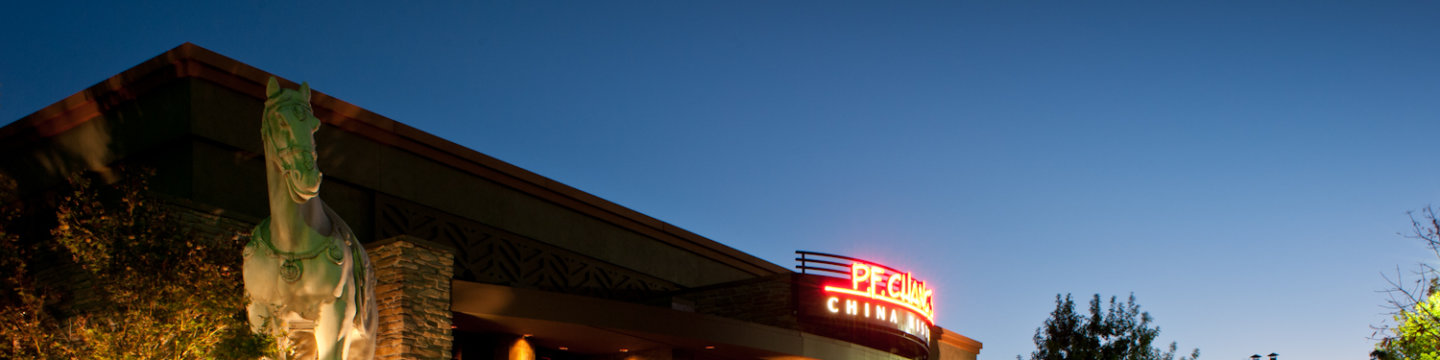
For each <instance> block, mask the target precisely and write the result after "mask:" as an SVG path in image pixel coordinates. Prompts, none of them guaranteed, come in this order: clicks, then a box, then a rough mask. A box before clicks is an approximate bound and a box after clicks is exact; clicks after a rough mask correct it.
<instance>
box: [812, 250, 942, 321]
mask: <svg viewBox="0 0 1440 360" xmlns="http://www.w3.org/2000/svg"><path fill="white" fill-rule="evenodd" d="M885 270H886V268H885V267H883V266H877V265H872V264H866V263H862V262H856V263H853V264H850V287H849V288H843V287H838V286H830V285H826V286H825V292H827V293H836V294H845V295H850V296H854V297H859V298H862V299H870V300H879V301H881V302H885V303H889V304H890V305H892V306H899V307H903V308H905V309H908V310H910V311H912V312H914V313H915V314H916V315H920V317H922V318H924V319H925V322H926V323H928V324H935V307H934V304H935V302H934V300H935V296H934V295H935V292H934V291H933V290H930V289H929V288H927V287H926V286H925V282H924V281H919V280H915V277H914V275H912V274H910V273H908V272H907V273H899V272H896V273H894V274H890V276H888V277H887V276H885V275H886V274H885ZM827 302H828V303H830V304H832V305H828V306H827V308H828V309H829V310H830V312H832V313H833V312H839V310H838V309H839V308H838V306H834V305H833V304H836V303H838V302H839V298H836V297H831V298H830V300H828V301H827ZM847 306H848V303H847ZM883 306H884V305H878V304H877V307H878V308H879V309H880V310H879V311H880V312H884V310H885V308H884V307H883ZM847 310H848V308H847ZM866 312H869V311H868V310H867V311H866ZM896 315H898V314H896ZM886 317H887V315H885V314H882V315H879V317H877V318H878V319H880V320H884V319H885V318H886ZM888 317H890V318H893V317H894V316H888Z"/></svg>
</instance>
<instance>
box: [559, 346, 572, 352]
mask: <svg viewBox="0 0 1440 360" xmlns="http://www.w3.org/2000/svg"><path fill="white" fill-rule="evenodd" d="M560 351H570V348H569V347H564V346H561V347H560Z"/></svg>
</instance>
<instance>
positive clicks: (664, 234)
mask: <svg viewBox="0 0 1440 360" xmlns="http://www.w3.org/2000/svg"><path fill="white" fill-rule="evenodd" d="M271 76H274V75H273V74H270V73H268V72H265V71H262V70H260V69H257V68H255V67H252V66H250V65H246V64H244V63H242V62H239V61H236V60H234V59H231V58H229V57H226V56H224V55H220V54H218V53H215V52H213V51H210V50H208V49H205V48H202V47H200V46H198V45H195V44H191V43H185V44H181V45H180V46H177V47H175V48H173V49H171V50H169V51H166V52H165V53H163V54H160V55H159V56H156V57H154V58H151V59H150V60H146V61H145V62H143V63H140V64H139V65H136V66H134V67H132V68H130V69H128V70H125V71H124V72H121V73H120V74H117V75H115V76H112V77H110V78H109V79H106V80H104V81H101V82H100V83H98V84H96V85H94V86H91V87H89V88H87V89H85V90H83V91H80V92H78V93H76V94H75V95H71V96H69V97H67V98H65V99H62V100H60V101H58V102H56V103H54V104H52V105H50V106H47V107H45V108H43V109H40V110H39V111H36V112H35V113H32V114H30V115H28V116H26V117H24V118H21V119H20V120H18V121H15V122H14V123H11V124H10V125H7V126H5V127H3V128H0V139H5V140H4V141H3V142H9V143H10V144H11V145H12V146H23V145H24V144H26V143H30V142H35V141H41V140H43V139H46V138H51V137H54V136H56V135H59V134H61V133H64V132H66V131H68V130H71V129H74V128H76V127H78V126H80V125H83V124H85V123H86V122H88V121H91V120H93V119H96V118H99V117H101V116H102V114H104V113H105V112H106V111H107V110H110V109H112V108H114V107H116V106H118V105H120V104H123V103H126V102H130V101H133V100H135V99H137V98H138V97H140V96H142V95H145V94H147V93H149V92H150V91H152V90H154V89H155V88H157V87H159V86H160V85H162V84H166V83H169V82H171V81H172V80H176V79H199V80H204V81H207V82H210V83H213V84H216V85H218V86H220V87H223V88H228V89H231V90H234V91H236V92H238V93H241V94H249V96H252V97H254V98H255V99H259V100H262V101H263V99H262V98H261V97H262V94H264V87H265V81H266V80H267V79H268V78H269V77H271ZM276 78H278V79H280V82H281V83H282V86H285V87H296V86H298V84H297V83H295V82H293V81H289V80H286V79H284V78H280V77H279V76H276ZM311 103H312V106H313V107H314V109H315V115H316V117H318V118H319V119H320V120H321V121H323V122H324V123H326V124H329V125H331V127H330V128H332V129H339V130H342V131H346V132H349V133H353V134H356V135H359V136H361V137H364V138H367V139H370V140H372V141H375V142H377V143H381V144H385V145H388V146H391V147H394V148H399V149H402V150H404V151H407V152H410V153H413V154H415V155H418V156H422V157H425V158H429V159H432V160H434V161H437V162H440V163H443V164H445V165H447V166H450V167H453V168H455V169H459V170H461V171H464V172H467V173H469V174H472V175H475V176H477V177H481V178H485V179H487V180H490V181H494V182H496V183H499V184H501V185H503V186H506V187H509V188H512V189H514V190H516V191H519V192H522V193H525V194H528V195H531V196H534V197H536V198H539V199H543V200H545V201H548V202H551V203H554V204H557V205H559V206H563V207H566V208H569V209H572V210H574V211H576V212H579V213H582V214H585V215H588V216H590V217H594V218H596V219H600V220H602V221H605V222H608V223H611V224H614V225H616V226H618V227H621V228H624V229H627V230H630V231H633V232H635V233H638V234H642V235H645V236H647V237H650V238H653V239H655V240H657V241H660V242H663V243H666V244H669V245H671V246H674V247H676V248H680V249H683V250H686V251H689V252H692V253H695V254H697V255H700V256H703V257H706V258H710V259H714V260H715V261H718V262H721V263H725V264H728V265H729V266H732V267H734V268H736V269H739V270H741V271H744V272H746V273H749V274H753V275H755V276H764V275H772V274H780V273H786V272H789V270H788V269H787V268H785V267H782V266H779V265H776V264H773V263H770V262H768V261H765V260H763V259H760V258H758V257H755V256H753V255H750V254H746V253H744V252H742V251H739V250H736V249H734V248H731V247H729V246H726V245H724V244H721V243H719V242H716V241H714V240H711V239H708V238H705V237H703V236H700V235H697V234H695V233H692V232H689V231H686V230H685V229H682V228H680V227H677V226H675V225H672V224H669V223H666V222H664V221H660V220H658V219H655V218H653V217H650V216H647V215H645V214H641V213H639V212H637V211H634V210H631V209H629V208H626V207H624V206H621V205H619V204H616V203H614V202H611V201H608V200H605V199H602V198H600V197H598V196H595V195H592V194H589V193H586V192H584V191H581V190H579V189H576V188H574V187H571V186H568V185H565V184H562V183H560V182H557V181H555V180H552V179H549V178H546V177H544V176H541V175H539V174H536V173H533V172H530V171H528V170H525V169H522V168H520V167H517V166H515V165H512V164H509V163H506V162H504V161H502V160H499V159H496V158H494V157H491V156H488V155H485V154H483V153H480V152H478V151H475V150H473V149H469V148H466V147H464V146H461V145H458V144H455V143H453V142H451V141H448V140H445V139H443V138H440V137H438V136H435V135H432V134H430V133H426V132H424V131H421V130H419V129H416V128H414V127H411V126H409V125H405V124H403V123H400V122H398V121H395V120H392V119H389V118H386V117H384V116H381V115H379V114H376V113H374V112H371V111H369V110H365V109H363V108H361V107H359V106H355V105H353V104H350V103H348V102H345V101H343V100H340V99H337V98H334V97H331V96H329V95H326V94H325V93H323V92H319V91H314V92H312V97H311Z"/></svg>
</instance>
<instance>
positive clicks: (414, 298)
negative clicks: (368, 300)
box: [365, 235, 455, 360]
mask: <svg viewBox="0 0 1440 360" xmlns="http://www.w3.org/2000/svg"><path fill="white" fill-rule="evenodd" d="M366 245H367V246H366V247H367V249H366V250H365V251H366V252H367V253H369V255H370V263H371V264H372V266H374V267H375V280H376V285H375V302H376V303H377V305H378V306H379V307H380V326H379V332H380V333H379V334H378V336H377V338H376V344H375V359H377V360H392V359H393V360H399V359H405V360H409V359H449V358H450V348H451V341H452V340H453V339H454V337H453V336H452V335H451V333H450V323H451V322H450V320H451V313H450V279H451V277H452V276H453V273H454V262H455V255H454V254H455V251H454V249H453V248H451V247H449V246H445V245H441V244H436V243H433V242H430V241H426V240H424V239H420V238H417V237H413V236H409V235H401V236H396V237H393V238H389V239H385V240H380V241H376V242H374V243H370V244H366Z"/></svg>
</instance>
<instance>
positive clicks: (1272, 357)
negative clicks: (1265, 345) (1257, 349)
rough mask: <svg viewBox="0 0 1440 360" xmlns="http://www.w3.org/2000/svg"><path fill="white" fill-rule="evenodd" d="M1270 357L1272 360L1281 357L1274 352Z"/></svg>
mask: <svg viewBox="0 0 1440 360" xmlns="http://www.w3.org/2000/svg"><path fill="white" fill-rule="evenodd" d="M1269 356H1270V360H1276V359H1277V358H1279V357H1280V354H1276V353H1273V352H1272V353H1270V355H1269Z"/></svg>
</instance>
